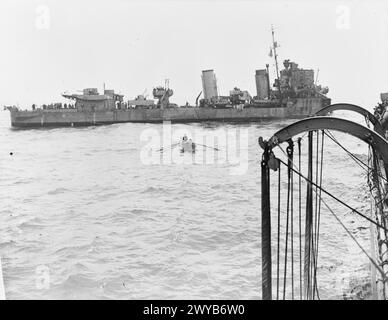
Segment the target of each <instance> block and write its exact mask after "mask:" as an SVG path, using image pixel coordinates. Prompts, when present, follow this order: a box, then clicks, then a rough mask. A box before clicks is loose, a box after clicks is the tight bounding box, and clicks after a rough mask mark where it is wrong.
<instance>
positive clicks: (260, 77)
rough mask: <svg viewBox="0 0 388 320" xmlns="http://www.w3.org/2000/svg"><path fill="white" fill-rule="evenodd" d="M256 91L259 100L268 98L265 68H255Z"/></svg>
mask: <svg viewBox="0 0 388 320" xmlns="http://www.w3.org/2000/svg"><path fill="white" fill-rule="evenodd" d="M255 79H256V92H257V98H258V99H259V100H264V99H268V98H269V97H268V88H269V82H268V74H267V70H266V69H261V70H256V75H255Z"/></svg>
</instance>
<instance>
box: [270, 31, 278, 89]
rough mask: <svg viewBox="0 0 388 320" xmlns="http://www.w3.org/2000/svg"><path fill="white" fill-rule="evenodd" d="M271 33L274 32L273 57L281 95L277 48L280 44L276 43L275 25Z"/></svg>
mask: <svg viewBox="0 0 388 320" xmlns="http://www.w3.org/2000/svg"><path fill="white" fill-rule="evenodd" d="M271 31H272V49H273V55H274V58H275V68H276V79H277V82H278V89H279V93H280V79H279V65H278V54H277V53H276V48H277V47H278V43H277V42H276V41H275V31H274V28H273V25H271Z"/></svg>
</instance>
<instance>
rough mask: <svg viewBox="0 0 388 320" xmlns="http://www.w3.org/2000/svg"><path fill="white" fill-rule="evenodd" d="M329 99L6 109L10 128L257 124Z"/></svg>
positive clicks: (309, 110)
mask: <svg viewBox="0 0 388 320" xmlns="http://www.w3.org/2000/svg"><path fill="white" fill-rule="evenodd" d="M327 103H330V99H327V100H323V99H321V98H308V99H297V100H296V103H295V104H294V105H292V106H288V107H280V106H279V107H274V106H271V107H248V108H247V107H246V108H243V109H238V108H211V107H209V108H207V107H179V108H166V109H160V108H153V109H148V108H132V109H126V110H112V111H95V112H93V111H78V110H76V109H54V110H35V111H19V110H17V109H10V112H11V124H12V126H13V127H21V128H28V127H53V126H90V125H104V124H112V123H124V122H139V123H160V122H163V121H171V122H175V123H185V122H202V121H228V122H229V121H236V122H244V121H257V120H263V119H276V118H278V119H282V118H305V117H308V116H310V115H313V114H314V113H315V112H317V111H318V110H319V109H321V108H322V107H323V106H325V104H327Z"/></svg>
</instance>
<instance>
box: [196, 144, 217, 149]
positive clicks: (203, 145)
mask: <svg viewBox="0 0 388 320" xmlns="http://www.w3.org/2000/svg"><path fill="white" fill-rule="evenodd" d="M195 144H196V145H199V146H202V147H206V148H210V149H214V150H216V151H220V149H218V148H214V147H209V146H207V145H205V144H200V143H195Z"/></svg>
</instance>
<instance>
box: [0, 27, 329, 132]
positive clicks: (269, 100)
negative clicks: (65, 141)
mask: <svg viewBox="0 0 388 320" xmlns="http://www.w3.org/2000/svg"><path fill="white" fill-rule="evenodd" d="M272 40H273V42H272V46H271V47H270V55H271V56H272V57H274V60H275V67H276V78H275V81H274V83H273V85H272V86H271V85H270V76H269V74H270V71H269V65H268V64H267V65H266V68H265V69H260V70H256V72H255V81H256V96H254V97H252V96H251V95H250V94H249V92H248V91H246V90H241V89H240V88H238V87H235V88H233V90H231V91H230V92H229V95H220V94H219V92H218V87H217V79H216V76H215V72H214V70H203V71H202V91H201V93H200V94H199V95H198V96H197V99H196V101H195V105H190V104H189V103H186V105H184V106H178V105H177V104H174V103H171V102H170V98H171V96H172V95H173V93H174V91H173V90H172V89H171V88H170V87H169V83H168V81H166V83H165V85H164V86H159V87H156V88H154V89H153V92H152V93H153V97H154V99H155V100H153V99H147V98H146V97H145V96H144V95H139V96H137V97H136V98H135V99H133V100H125V99H124V96H123V95H121V94H118V93H115V91H114V90H105V86H104V90H103V94H99V92H98V90H97V89H96V88H88V89H84V90H83V92H82V94H62V96H63V97H64V98H67V99H69V101H70V103H64V104H62V103H56V104H50V105H43V106H41V107H37V106H35V105H32V110H24V111H23V110H20V109H19V108H17V107H15V106H12V107H5V108H7V109H8V110H10V115H11V125H12V126H13V127H22V128H23V127H49V126H89V125H104V124H113V123H124V122H143V123H151V122H154V123H155V122H156V123H157V122H163V121H171V122H175V123H179V122H180V123H184V122H203V121H221V122H235V121H239V122H249V121H258V120H265V119H285V118H304V117H308V116H311V115H313V114H315V113H316V112H317V111H318V110H320V109H322V108H323V107H325V106H328V105H330V103H331V100H330V98H328V97H327V93H328V88H327V87H322V86H320V85H317V83H316V79H315V78H314V70H312V69H302V68H299V67H298V64H297V63H294V62H291V61H290V60H284V62H283V66H284V68H283V69H282V70H280V72H279V67H278V56H277V52H276V49H277V47H278V44H277V42H276V41H275V39H274V33H273V30H272ZM202 94H203V97H202V98H201V96H202Z"/></svg>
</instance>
